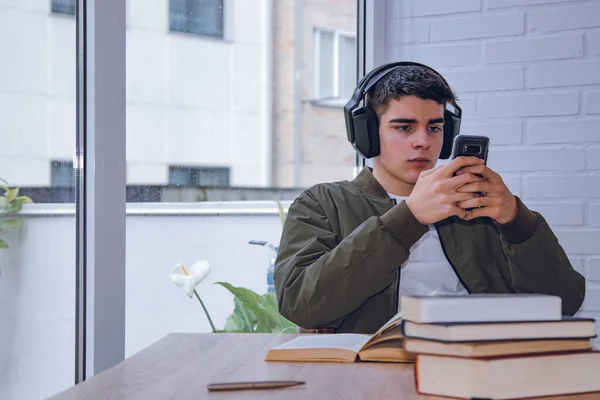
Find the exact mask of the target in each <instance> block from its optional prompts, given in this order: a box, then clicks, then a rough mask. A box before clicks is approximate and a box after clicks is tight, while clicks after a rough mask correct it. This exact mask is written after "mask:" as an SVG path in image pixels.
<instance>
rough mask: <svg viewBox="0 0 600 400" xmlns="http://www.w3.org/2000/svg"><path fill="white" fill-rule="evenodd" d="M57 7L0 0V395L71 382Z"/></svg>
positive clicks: (70, 32)
mask: <svg viewBox="0 0 600 400" xmlns="http://www.w3.org/2000/svg"><path fill="white" fill-rule="evenodd" d="M57 13H67V14H73V13H74V2H73V1H71V2H68V1H52V2H50V0H39V1H9V2H6V1H3V2H1V4H0V54H2V61H1V62H0V121H2V123H1V124H2V127H1V128H0V179H1V180H0V398H1V399H25V400H29V399H43V398H48V397H51V396H53V395H54V394H56V393H58V392H60V391H62V390H65V389H67V388H68V387H69V386H71V385H73V383H74V376H75V363H74V360H75V226H76V225H75V207H74V204H71V205H67V206H66V207H62V206H61V205H57V204H55V203H60V202H69V201H73V200H72V198H71V197H70V193H69V189H67V191H66V192H64V190H65V189H64V188H53V186H54V185H58V186H64V185H66V186H69V185H72V157H73V154H74V152H75V138H76V136H75V127H76V121H75V113H76V104H75V88H76V85H75V82H76V73H75V67H76V46H75V35H76V29H75V18H65V17H64V15H59V14H57ZM57 161H60V162H57ZM63 161H66V162H63ZM6 188H9V191H8V192H7V191H6ZM17 189H18V193H17ZM55 189H56V190H55ZM22 196H27V197H28V198H30V199H31V200H32V201H33V203H34V204H28V203H29V201H28V198H25V197H22Z"/></svg>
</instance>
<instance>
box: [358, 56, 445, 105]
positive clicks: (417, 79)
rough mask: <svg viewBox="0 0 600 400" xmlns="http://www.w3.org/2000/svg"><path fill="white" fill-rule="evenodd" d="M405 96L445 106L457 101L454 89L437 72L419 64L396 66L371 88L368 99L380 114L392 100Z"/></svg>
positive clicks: (369, 103) (368, 103)
mask: <svg viewBox="0 0 600 400" xmlns="http://www.w3.org/2000/svg"><path fill="white" fill-rule="evenodd" d="M404 96H416V97H418V98H420V99H423V100H433V101H436V102H438V103H440V104H442V105H444V106H445V105H446V104H447V103H449V102H452V101H456V95H455V94H454V93H453V92H452V89H451V88H450V87H449V86H448V85H447V84H446V83H444V80H443V79H442V78H441V77H440V76H439V75H438V74H437V73H435V72H433V71H431V70H430V69H428V68H425V67H421V66H418V65H406V66H398V67H396V68H394V69H393V70H392V72H390V73H388V74H387V75H385V76H384V77H383V78H382V79H381V80H380V81H379V82H377V84H375V86H374V87H373V88H372V89H371V90H369V92H368V93H367V96H366V101H367V105H368V106H370V107H372V108H373V109H374V110H375V112H376V113H377V115H378V116H380V115H381V114H383V113H384V112H385V111H386V109H387V107H388V105H389V102H390V100H392V99H394V100H400V99H401V98H402V97H404Z"/></svg>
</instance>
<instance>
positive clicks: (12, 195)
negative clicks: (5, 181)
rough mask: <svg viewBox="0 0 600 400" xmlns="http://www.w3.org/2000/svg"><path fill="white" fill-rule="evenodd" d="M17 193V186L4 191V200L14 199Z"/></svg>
mask: <svg viewBox="0 0 600 400" xmlns="http://www.w3.org/2000/svg"><path fill="white" fill-rule="evenodd" d="M18 195H19V188H15V189H10V190H9V191H7V192H6V201H7V202H9V203H10V202H11V201H13V200H14V199H16V198H17V196H18Z"/></svg>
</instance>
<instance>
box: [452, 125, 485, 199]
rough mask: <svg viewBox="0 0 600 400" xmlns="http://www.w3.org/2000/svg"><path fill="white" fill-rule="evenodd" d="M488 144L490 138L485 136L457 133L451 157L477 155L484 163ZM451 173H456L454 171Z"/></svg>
mask: <svg viewBox="0 0 600 400" xmlns="http://www.w3.org/2000/svg"><path fill="white" fill-rule="evenodd" d="M489 145H490V138H488V137H487V136H465V135H458V136H457V137H455V138H454V143H453V147H452V156H451V158H452V159H455V158H456V157H461V156H466V157H478V158H481V159H483V161H484V162H485V164H487V157H488V148H489ZM452 175H453V176H454V175H456V172H455V173H454V174H452ZM478 175H479V174H478ZM479 195H480V196H483V195H484V194H483V193H479ZM465 210H466V211H471V210H472V208H466V209H465Z"/></svg>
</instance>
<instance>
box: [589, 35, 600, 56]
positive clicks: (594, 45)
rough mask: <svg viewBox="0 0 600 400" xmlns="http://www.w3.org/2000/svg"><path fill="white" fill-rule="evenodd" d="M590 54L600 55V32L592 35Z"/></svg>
mask: <svg viewBox="0 0 600 400" xmlns="http://www.w3.org/2000/svg"><path fill="white" fill-rule="evenodd" d="M590 53H592V54H600V32H594V33H592V34H590Z"/></svg>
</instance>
